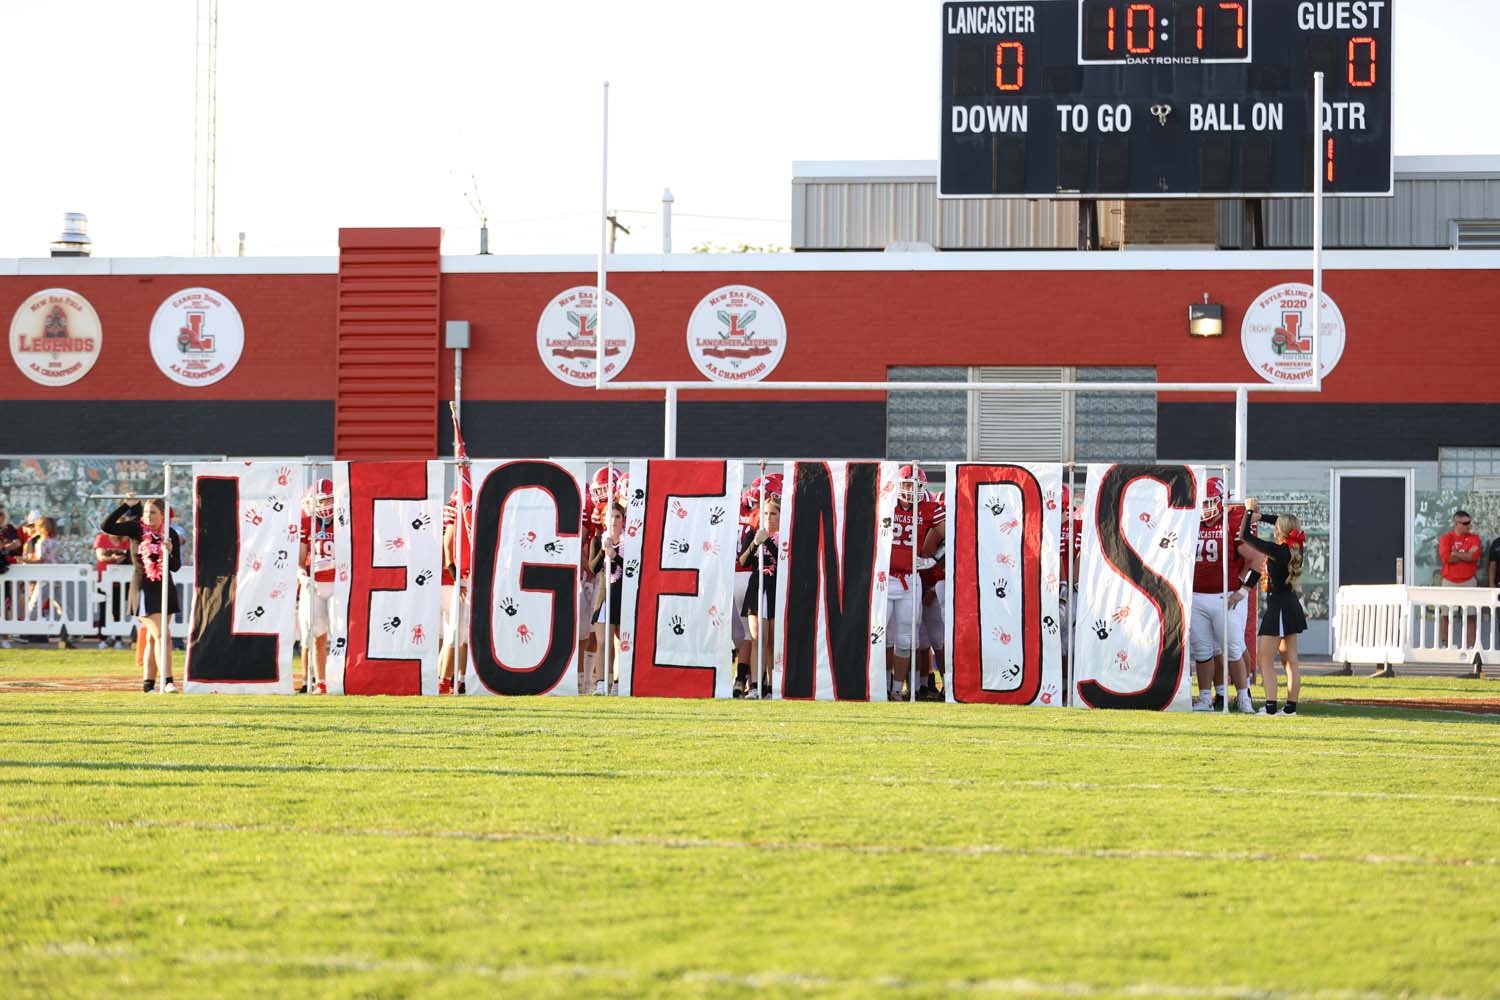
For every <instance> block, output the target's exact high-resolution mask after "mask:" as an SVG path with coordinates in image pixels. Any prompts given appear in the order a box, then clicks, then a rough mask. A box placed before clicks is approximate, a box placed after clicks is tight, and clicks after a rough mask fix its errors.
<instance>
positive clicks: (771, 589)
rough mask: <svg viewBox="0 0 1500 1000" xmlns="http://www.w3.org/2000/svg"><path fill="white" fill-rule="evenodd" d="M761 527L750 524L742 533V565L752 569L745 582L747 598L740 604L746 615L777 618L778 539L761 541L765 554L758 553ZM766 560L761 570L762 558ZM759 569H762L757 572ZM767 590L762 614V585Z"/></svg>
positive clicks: (769, 618) (766, 618) (770, 619)
mask: <svg viewBox="0 0 1500 1000" xmlns="http://www.w3.org/2000/svg"><path fill="white" fill-rule="evenodd" d="M758 530H759V529H758V528H756V527H755V526H748V527H746V528H745V530H744V531H743V532H741V533H740V565H741V566H744V567H745V568H746V569H748V570H749V571H750V579H749V581H748V582H747V583H746V584H745V600H744V601H743V602H741V604H740V614H741V615H744V616H746V617H748V616H750V615H755V616H756V617H758V618H764V619H765V620H766V621H774V620H775V619H776V539H775V538H774V537H771V538H767V539H766V540H765V541H763V542H761V543H760V551H761V552H762V553H764V555H763V556H762V555H757V554H756V551H755V548H756V547H755V533H756V531H758ZM762 559H763V560H764V564H765V568H764V570H761V560H762ZM757 570H761V571H760V572H757ZM762 586H764V587H765V591H766V608H765V613H764V614H762V613H761V610H760V591H761V587H762Z"/></svg>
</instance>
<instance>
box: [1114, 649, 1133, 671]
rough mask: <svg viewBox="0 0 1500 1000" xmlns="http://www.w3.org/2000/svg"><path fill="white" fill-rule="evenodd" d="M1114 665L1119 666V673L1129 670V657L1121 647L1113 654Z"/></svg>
mask: <svg viewBox="0 0 1500 1000" xmlns="http://www.w3.org/2000/svg"><path fill="white" fill-rule="evenodd" d="M1115 666H1116V667H1119V668H1120V672H1121V673H1127V674H1128V673H1129V672H1130V657H1129V656H1128V655H1126V653H1125V650H1123V649H1122V650H1120V651H1119V652H1118V653H1116V654H1115Z"/></svg>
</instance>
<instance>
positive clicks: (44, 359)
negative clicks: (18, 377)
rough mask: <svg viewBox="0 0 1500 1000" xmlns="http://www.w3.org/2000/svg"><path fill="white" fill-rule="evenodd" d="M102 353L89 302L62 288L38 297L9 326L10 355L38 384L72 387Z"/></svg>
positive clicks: (101, 337)
mask: <svg viewBox="0 0 1500 1000" xmlns="http://www.w3.org/2000/svg"><path fill="white" fill-rule="evenodd" d="M103 349H104V328H103V327H102V326H100V324H99V314H98V313H96V312H94V307H93V306H91V305H89V300H88V299H86V298H84V297H83V296H82V295H79V294H78V293H77V292H70V291H68V290H67V289H66V288H48V289H46V290H44V291H40V292H37V293H36V294H35V295H33V296H31V297H30V298H29V299H27V300H26V301H25V302H22V303H21V306H20V308H18V309H17V310H16V314H15V316H13V317H12V318H11V321H10V356H11V357H12V358H13V359H15V362H16V367H17V368H19V369H21V374H23V375H25V376H26V377H27V378H29V379H31V381H33V382H35V383H37V384H38V385H72V384H73V383H74V382H77V381H78V380H79V379H81V378H83V377H84V376H85V375H87V374H88V373H89V370H90V369H91V368H93V367H94V362H96V361H98V360H99V352H100V351H101V350H103Z"/></svg>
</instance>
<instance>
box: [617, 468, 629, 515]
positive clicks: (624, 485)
mask: <svg viewBox="0 0 1500 1000" xmlns="http://www.w3.org/2000/svg"><path fill="white" fill-rule="evenodd" d="M615 503H617V504H619V505H620V506H621V507H629V506H630V473H628V472H622V473H620V478H619V481H618V482H616V483H615Z"/></svg>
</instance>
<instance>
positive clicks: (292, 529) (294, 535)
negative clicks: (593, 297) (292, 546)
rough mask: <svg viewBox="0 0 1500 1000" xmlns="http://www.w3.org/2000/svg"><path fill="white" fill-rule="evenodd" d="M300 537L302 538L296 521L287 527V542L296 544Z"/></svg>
mask: <svg viewBox="0 0 1500 1000" xmlns="http://www.w3.org/2000/svg"><path fill="white" fill-rule="evenodd" d="M299 536H300V531H299V530H298V528H297V522H296V521H293V522H292V523H291V524H289V525H287V526H286V540H287V541H289V542H292V543H295V542H296V541H297V539H298V537H299Z"/></svg>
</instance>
